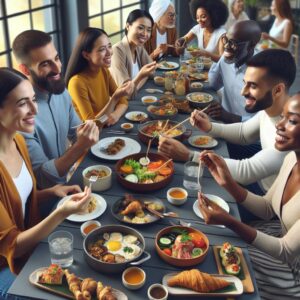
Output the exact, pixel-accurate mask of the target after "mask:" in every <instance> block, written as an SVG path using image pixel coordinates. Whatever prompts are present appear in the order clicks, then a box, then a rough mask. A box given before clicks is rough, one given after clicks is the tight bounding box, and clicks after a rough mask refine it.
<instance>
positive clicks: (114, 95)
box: [66, 27, 133, 125]
mask: <svg viewBox="0 0 300 300" xmlns="http://www.w3.org/2000/svg"><path fill="white" fill-rule="evenodd" d="M111 56H112V45H111V42H110V40H109V38H108V36H107V34H106V32H105V31H104V30H102V29H98V28H92V27H88V28H86V29H85V30H84V31H82V32H81V33H80V35H79V37H78V39H77V42H76V45H75V47H74V49H73V51H72V54H71V57H70V60H69V63H68V67H67V72H66V83H67V86H68V90H69V93H70V95H71V97H72V101H73V104H74V107H75V109H76V111H77V113H78V115H79V117H80V118H81V119H82V120H87V119H95V118H97V117H99V116H101V115H103V114H107V115H108V117H109V119H108V121H107V125H113V124H115V123H116V122H117V121H118V120H119V119H120V117H121V116H122V115H123V114H124V113H125V111H126V110H127V107H128V103H127V99H126V98H127V97H128V96H130V95H131V93H132V92H133V83H132V82H131V81H129V82H127V83H125V84H123V85H121V86H120V87H119V88H118V87H117V84H116V82H115V81H114V79H113V78H112V76H111V74H110V71H109V70H108V68H109V67H110V64H111Z"/></svg>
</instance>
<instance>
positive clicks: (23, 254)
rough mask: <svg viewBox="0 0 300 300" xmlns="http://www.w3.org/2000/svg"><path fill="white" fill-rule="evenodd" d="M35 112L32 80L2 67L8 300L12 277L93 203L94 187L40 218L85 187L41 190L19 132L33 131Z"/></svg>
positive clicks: (0, 283)
mask: <svg viewBox="0 0 300 300" xmlns="http://www.w3.org/2000/svg"><path fill="white" fill-rule="evenodd" d="M36 113H37V104H36V100H35V94H34V91H33V88H32V86H31V83H30V82H29V80H27V78H26V77H25V76H24V75H23V74H21V73H20V72H18V71H16V70H13V69H9V68H0V220H1V221H0V299H3V298H4V299H6V296H7V290H8V288H9V286H10V285H11V284H12V282H13V281H14V275H13V273H16V274H17V273H18V272H19V271H20V270H21V268H22V266H23V264H24V262H25V260H26V258H27V257H28V254H29V253H30V252H31V251H32V249H33V247H34V246H35V245H36V244H37V243H38V242H39V241H41V240H42V239H44V238H45V237H47V236H48V235H49V234H50V233H51V232H52V231H53V230H54V229H55V228H56V227H57V225H59V224H60V223H61V222H62V221H63V220H64V219H65V218H66V217H68V216H69V215H71V214H73V213H79V212H81V211H83V210H84V209H85V208H86V207H87V205H88V203H89V196H90V189H86V190H85V191H84V192H83V193H79V194H76V195H73V196H72V197H71V198H70V200H69V201H65V202H64V204H63V205H62V206H60V207H59V208H57V209H55V210H54V211H53V212H52V213H51V214H50V215H49V216H47V217H46V218H44V219H43V220H41V219H40V217H39V207H40V206H41V205H43V201H47V200H51V198H53V197H57V196H58V197H63V196H66V195H67V194H68V193H73V192H78V191H80V188H79V186H61V185H56V186H54V187H52V188H49V189H45V190H42V191H37V190H36V182H35V178H34V175H33V171H32V168H31V163H30V159H29V154H28V151H27V148H26V144H25V140H24V138H23V137H22V135H21V134H18V133H17V131H23V132H27V133H31V132H33V129H34V117H35V115H36ZM9 299H13V298H9Z"/></svg>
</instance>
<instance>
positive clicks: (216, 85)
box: [206, 20, 261, 123]
mask: <svg viewBox="0 0 300 300" xmlns="http://www.w3.org/2000/svg"><path fill="white" fill-rule="evenodd" d="M260 36H261V30H260V28H259V26H258V24H257V23H256V22H255V21H250V20H248V21H240V22H237V23H235V24H234V25H233V26H232V27H231V28H230V29H229V31H228V32H227V33H226V34H224V35H223V36H222V42H223V44H224V53H223V55H222V57H221V58H220V60H219V61H218V62H217V63H214V64H213V65H212V66H211V68H210V71H209V73H208V81H209V85H210V86H211V87H212V88H213V89H214V90H216V91H217V90H219V89H221V88H224V90H223V95H222V103H221V104H220V103H218V102H215V103H214V104H213V105H211V106H210V107H209V108H208V109H207V110H206V113H207V114H208V115H209V116H210V117H212V118H214V119H216V120H221V121H223V122H224V123H235V122H241V121H244V120H247V119H249V118H250V117H251V116H253V114H250V113H247V112H246V111H245V105H244V104H245V101H244V97H243V96H242V95H241V90H242V88H243V86H244V83H243V79H244V75H245V71H246V68H247V66H246V63H247V61H248V60H249V59H250V58H251V57H252V56H253V55H254V48H255V46H256V44H257V43H258V42H259V40H260Z"/></svg>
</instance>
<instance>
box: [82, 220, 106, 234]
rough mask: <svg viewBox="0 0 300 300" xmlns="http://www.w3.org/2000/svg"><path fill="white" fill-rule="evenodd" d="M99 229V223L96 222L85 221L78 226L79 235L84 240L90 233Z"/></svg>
mask: <svg viewBox="0 0 300 300" xmlns="http://www.w3.org/2000/svg"><path fill="white" fill-rule="evenodd" d="M99 227H101V223H100V222H99V221H96V220H91V221H86V222H84V223H82V225H81V226H80V232H81V235H82V236H83V237H84V238H85V237H86V236H87V235H88V234H89V233H90V232H92V231H93V230H95V229H97V228H99Z"/></svg>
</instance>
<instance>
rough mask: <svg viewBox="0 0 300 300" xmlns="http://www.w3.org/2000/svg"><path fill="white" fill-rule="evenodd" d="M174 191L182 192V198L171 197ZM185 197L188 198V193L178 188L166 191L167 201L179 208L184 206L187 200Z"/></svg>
mask: <svg viewBox="0 0 300 300" xmlns="http://www.w3.org/2000/svg"><path fill="white" fill-rule="evenodd" d="M175 190H178V191H180V192H182V193H183V194H184V197H182V198H176V197H174V196H171V193H172V192H174V191H175ZM187 197H188V192H187V191H186V190H185V189H183V188H180V187H173V188H170V189H169V190H168V191H167V199H168V201H169V202H170V203H171V204H173V205H178V206H179V205H182V204H184V203H185V202H186V200H187Z"/></svg>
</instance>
